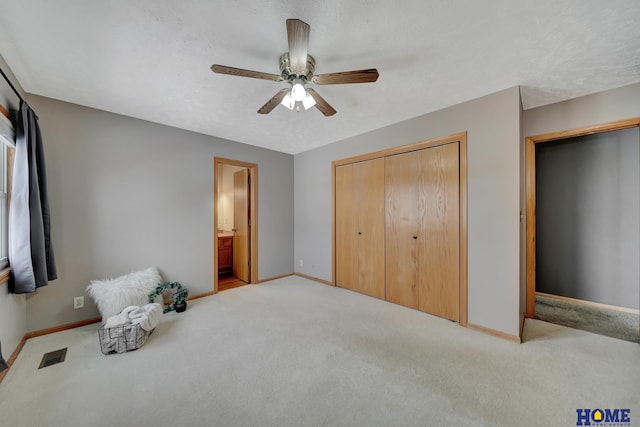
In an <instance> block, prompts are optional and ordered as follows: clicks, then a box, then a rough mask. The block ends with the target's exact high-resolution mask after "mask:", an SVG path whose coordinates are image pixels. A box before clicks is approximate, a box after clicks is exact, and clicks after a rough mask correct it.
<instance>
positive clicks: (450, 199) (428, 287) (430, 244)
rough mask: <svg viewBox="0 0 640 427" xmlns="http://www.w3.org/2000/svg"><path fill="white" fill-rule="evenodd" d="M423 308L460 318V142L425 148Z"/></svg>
mask: <svg viewBox="0 0 640 427" xmlns="http://www.w3.org/2000/svg"><path fill="white" fill-rule="evenodd" d="M418 153H420V154H419V155H420V160H419V162H420V164H421V165H422V168H421V170H420V178H419V179H418V186H419V188H418V200H419V201H420V202H419V203H420V209H419V210H420V213H421V217H420V221H419V227H420V231H419V233H418V234H419V236H420V237H419V240H420V242H419V245H418V248H419V249H418V251H419V254H418V258H419V260H420V262H419V263H418V271H419V273H418V274H419V277H420V279H421V280H420V287H419V293H420V295H419V301H420V304H419V307H418V308H419V309H420V310H422V311H425V312H427V313H431V314H434V315H436V316H440V317H444V318H446V319H450V320H454V321H459V320H460V196H459V193H460V182H459V181H460V172H459V166H460V162H459V144H458V143H457V142H456V143H451V144H446V145H440V146H437V147H433V148H429V149H425V150H421V151H419V152H418Z"/></svg>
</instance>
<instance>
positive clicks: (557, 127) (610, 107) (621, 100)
mask: <svg viewBox="0 0 640 427" xmlns="http://www.w3.org/2000/svg"><path fill="white" fill-rule="evenodd" d="M634 117H640V83H637V84H633V85H629V86H624V87H621V88H617V89H612V90H608V91H604V92H600V93H596V94H592V95H588V96H583V97H580V98H575V99H572V100H568V101H564V102H559V103H556V104H552V105H547V106H544V107H539V108H533V109H530V110H526V111H524V115H523V126H524V135H525V137H526V136H534V135H540V134H544V133H549V132H557V131H562V130H568V129H576V128H581V127H585V126H592V125H597V124H601V123H608V122H612V121H616V120H623V119H628V118H634ZM636 159H637V157H636ZM637 185H638V184H637V183H636V189H635V191H636V192H637V191H638V186H637ZM636 262H638V263H640V260H637V261H636ZM639 286H640V285H639ZM626 305H630V304H626Z"/></svg>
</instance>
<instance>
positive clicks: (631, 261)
mask: <svg viewBox="0 0 640 427" xmlns="http://www.w3.org/2000/svg"><path fill="white" fill-rule="evenodd" d="M639 125H640V119H630V120H623V121H618V122H612V123H607V124H603V125H598V126H592V127H588V128H581V129H574V130H570V131H563V132H556V133H551V134H545V135H538V136H533V137H528V138H526V166H525V173H526V186H527V192H526V194H527V199H526V202H527V223H526V235H527V250H526V258H527V264H526V267H527V268H526V270H527V281H526V282H527V295H526V296H527V312H526V316H527V317H530V318H534V317H535V318H539V319H540V320H544V321H548V322H551V323H557V324H561V325H563V326H569V327H574V328H578V329H584V330H587V331H590V332H595V333H600V334H603V335H609V336H612V337H615V338H621V339H626V340H629V341H635V342H638V340H639V338H640V337H639V335H640V317H639V316H638V313H639V312H638V308H639V306H640V289H639V287H640V285H639V279H638V275H639V270H638V261H639V259H640V255H639V253H640V252H639V251H640V239H639V237H638V228H639V225H638V222H639V219H640V214H639V212H638V210H639V208H638V196H639V194H638V181H639V179H638V168H639V164H640V158H639V155H638V149H639V147H638V145H639V144H640V134H639V128H638V126H639Z"/></svg>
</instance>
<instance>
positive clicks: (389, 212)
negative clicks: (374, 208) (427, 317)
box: [384, 152, 422, 308]
mask: <svg viewBox="0 0 640 427" xmlns="http://www.w3.org/2000/svg"><path fill="white" fill-rule="evenodd" d="M384 166H385V203H386V238H385V251H386V256H385V262H386V299H387V301H391V302H394V303H396V304H401V305H404V306H406V307H411V308H418V306H419V300H418V295H419V293H418V292H419V291H418V288H419V286H420V277H419V273H420V271H419V268H418V264H419V263H418V261H419V259H420V253H419V252H420V248H419V245H418V239H417V238H418V231H419V225H418V223H419V219H420V213H419V208H420V203H419V195H418V186H417V185H416V182H417V180H418V178H419V176H420V156H418V155H416V154H415V153H414V152H411V153H404V154H397V155H394V156H389V157H386V158H385V165H384ZM421 241H422V240H421Z"/></svg>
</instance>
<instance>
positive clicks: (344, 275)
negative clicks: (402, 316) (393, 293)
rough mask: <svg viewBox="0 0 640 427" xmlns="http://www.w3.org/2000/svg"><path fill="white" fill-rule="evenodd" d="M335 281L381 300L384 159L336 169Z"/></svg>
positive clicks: (382, 297)
mask: <svg viewBox="0 0 640 427" xmlns="http://www.w3.org/2000/svg"><path fill="white" fill-rule="evenodd" d="M335 184H336V284H337V285H338V286H341V287H344V288H347V289H351V290H354V291H357V292H361V293H363V294H366V295H370V296H373V297H376V298H381V299H384V268H385V264H384V160H383V159H373V160H368V161H364V162H358V163H352V164H348V165H343V166H338V167H337V168H336V183H335Z"/></svg>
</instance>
